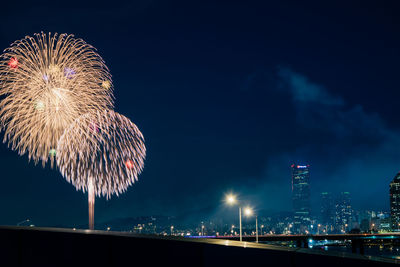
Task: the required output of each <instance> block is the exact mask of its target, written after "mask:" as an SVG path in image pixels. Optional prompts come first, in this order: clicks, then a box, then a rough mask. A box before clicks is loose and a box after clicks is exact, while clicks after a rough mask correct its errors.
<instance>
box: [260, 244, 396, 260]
mask: <svg viewBox="0 0 400 267" xmlns="http://www.w3.org/2000/svg"><path fill="white" fill-rule="evenodd" d="M262 243H266V244H271V245H280V246H287V247H296V245H295V243H294V242H262ZM309 248H310V249H312V250H319V251H321V250H322V251H337V252H347V253H352V249H351V243H349V242H348V243H343V242H332V241H330V243H329V242H327V244H325V243H324V242H320V243H318V242H315V241H314V244H309ZM364 255H369V256H378V257H385V258H392V259H400V246H396V245H391V244H386V245H383V244H366V245H365V246H364Z"/></svg>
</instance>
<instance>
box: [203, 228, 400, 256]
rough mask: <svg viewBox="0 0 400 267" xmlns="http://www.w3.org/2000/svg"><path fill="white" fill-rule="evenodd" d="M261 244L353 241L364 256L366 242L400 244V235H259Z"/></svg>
mask: <svg viewBox="0 0 400 267" xmlns="http://www.w3.org/2000/svg"><path fill="white" fill-rule="evenodd" d="M210 238H215V239H225V240H239V236H212V237H210ZM242 240H243V241H250V242H254V241H255V240H256V236H254V235H248V236H243V237H242ZM258 240H259V241H261V242H276V241H278V242H279V241H281V242H289V241H293V242H295V243H296V246H297V247H299V248H300V247H302V248H308V247H309V243H310V241H311V242H313V241H319V240H330V241H351V247H352V252H353V253H357V252H359V253H360V254H364V244H365V243H366V241H369V240H373V241H378V240H382V241H392V242H396V243H398V244H400V233H384V234H329V235H326V234H325V235H259V236H258Z"/></svg>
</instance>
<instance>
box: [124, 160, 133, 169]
mask: <svg viewBox="0 0 400 267" xmlns="http://www.w3.org/2000/svg"><path fill="white" fill-rule="evenodd" d="M125 166H126V167H127V168H128V169H132V168H133V167H135V164H134V162H133V161H132V160H130V159H128V160H127V161H125Z"/></svg>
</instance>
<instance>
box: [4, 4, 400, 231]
mask: <svg viewBox="0 0 400 267" xmlns="http://www.w3.org/2000/svg"><path fill="white" fill-rule="evenodd" d="M82 2H83V1H82ZM82 2H80V1H76V2H74V1H68V2H60V3H55V2H54V1H53V2H52V4H51V5H48V4H45V3H43V4H41V3H37V2H35V3H31V4H22V3H21V2H19V1H15V2H12V3H8V4H1V9H2V10H5V12H3V13H2V23H0V48H1V49H4V48H6V47H8V46H9V45H10V43H12V42H13V41H14V40H16V39H21V38H23V37H24V36H25V35H32V34H33V33H35V32H40V31H44V32H58V33H64V32H65V33H73V34H75V36H76V37H79V38H83V39H84V40H86V41H87V42H88V43H90V44H92V45H93V46H95V47H96V48H97V49H98V52H99V53H100V55H101V56H102V57H103V58H104V59H105V61H106V64H107V65H108V66H109V68H110V70H111V73H112V75H113V80H114V85H115V97H116V101H115V102H116V111H117V112H119V113H122V114H124V115H125V116H127V117H129V118H130V119H131V120H132V121H133V122H134V123H136V124H137V126H138V127H139V128H140V129H141V131H142V132H143V134H144V136H145V139H146V144H147V148H148V157H147V160H146V165H145V170H144V172H143V174H142V175H141V176H140V177H139V182H138V183H137V184H135V185H134V186H132V187H131V188H130V189H129V190H128V192H127V193H125V194H124V195H122V196H120V197H114V198H112V199H111V200H109V201H106V200H104V199H98V200H96V201H97V202H96V220H98V221H106V220H110V219H113V218H118V217H129V216H140V215H151V214H165V215H182V214H183V215H187V216H191V215H195V214H203V213H204V214H207V213H210V214H214V215H216V216H217V215H218V212H220V211H221V210H223V209H224V206H223V205H222V204H221V199H222V197H223V194H224V193H225V192H227V191H229V190H232V191H234V192H237V193H240V194H241V197H242V199H245V200H247V201H249V202H250V203H252V205H253V206H255V207H256V208H257V209H259V210H265V211H290V210H291V198H290V193H291V192H290V179H291V177H290V168H289V167H290V164H291V163H292V162H301V163H308V164H310V165H311V193H312V198H313V211H314V212H317V211H318V210H319V206H318V196H319V193H320V192H321V191H327V190H328V191H332V192H339V191H350V192H351V194H352V202H353V206H354V207H355V208H357V209H388V206H389V199H388V184H389V182H390V180H391V179H392V178H393V177H394V175H395V174H396V173H397V172H398V171H399V170H400V150H399V148H400V127H399V125H400V119H399V116H398V110H397V109H398V101H399V99H400V91H399V88H400V75H399V70H400V68H399V62H400V53H399V47H400V30H399V29H400V28H399V26H400V25H399V24H400V18H399V17H398V14H399V11H400V8H399V6H398V5H396V4H395V1H393V2H391V1H375V2H370V1H343V2H337V1H335V3H330V4H327V3H326V1H315V2H311V1H260V2H251V1H242V2H235V1H221V2H218V1H211V2H206V1H198V2H197V1H182V2H178V1H131V2H132V3H123V2H118V1H108V2H107V3H104V4H101V3H91V4H89V3H88V4H84V3H82ZM0 157H1V159H2V160H1V161H0V168H1V169H2V172H1V176H0V224H15V223H16V222H18V221H21V220H23V219H25V218H31V219H32V220H33V221H34V222H35V223H36V224H37V225H77V224H84V223H86V220H87V200H86V197H87V196H86V195H84V194H82V193H81V192H76V191H75V189H74V187H73V186H72V185H70V184H68V183H67V182H66V181H65V180H64V179H63V178H62V176H61V175H60V174H59V173H58V171H57V170H50V169H43V168H42V167H41V166H34V164H33V163H28V161H27V158H26V157H19V156H18V155H17V154H16V153H15V152H12V151H10V150H9V149H8V148H7V146H6V145H5V144H3V145H1V146H0Z"/></svg>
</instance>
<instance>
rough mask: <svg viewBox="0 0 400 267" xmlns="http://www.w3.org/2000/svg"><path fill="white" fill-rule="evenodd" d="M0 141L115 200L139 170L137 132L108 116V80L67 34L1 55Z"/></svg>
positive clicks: (86, 48)
mask: <svg viewBox="0 0 400 267" xmlns="http://www.w3.org/2000/svg"><path fill="white" fill-rule="evenodd" d="M0 97H1V101H0V130H1V131H3V132H4V139H3V142H5V143H8V146H9V147H11V149H12V150H15V151H17V152H18V153H19V154H20V155H24V154H27V155H28V158H29V160H31V159H32V160H33V161H34V162H35V164H36V163H38V162H39V161H41V162H42V165H43V167H44V166H45V165H46V163H47V162H48V161H50V165H51V166H53V164H54V162H56V163H57V166H58V168H59V170H60V172H61V174H62V175H63V176H64V177H65V179H66V180H67V181H68V182H70V183H71V184H73V185H74V186H75V187H76V189H77V190H81V191H83V192H88V200H89V228H90V229H94V201H95V196H99V197H100V196H105V197H107V199H108V198H110V196H111V195H113V194H116V195H119V194H120V193H123V192H124V191H126V189H127V188H128V187H129V186H130V185H132V184H133V183H134V182H135V181H136V180H137V178H138V175H139V174H140V173H141V171H142V170H143V165H144V159H145V156H146V148H145V145H144V139H143V135H142V133H141V132H140V131H139V129H138V128H137V127H136V125H135V124H133V123H132V122H131V121H130V120H129V119H128V118H126V117H124V116H122V115H120V114H118V113H116V112H114V111H112V109H113V84H112V81H111V74H110V73H109V70H108V68H107V66H106V65H105V63H104V61H103V59H102V58H101V57H100V56H99V55H98V54H97V52H96V51H95V48H94V47H92V46H90V45H89V44H87V43H86V42H85V41H83V40H82V39H76V38H74V36H73V35H68V34H60V35H58V34H53V35H52V34H50V33H49V34H47V35H46V34H44V33H41V34H35V35H34V37H30V36H26V37H25V38H24V39H21V40H18V41H15V42H14V43H13V44H11V46H10V47H9V48H7V49H5V50H4V53H3V54H2V55H0Z"/></svg>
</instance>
